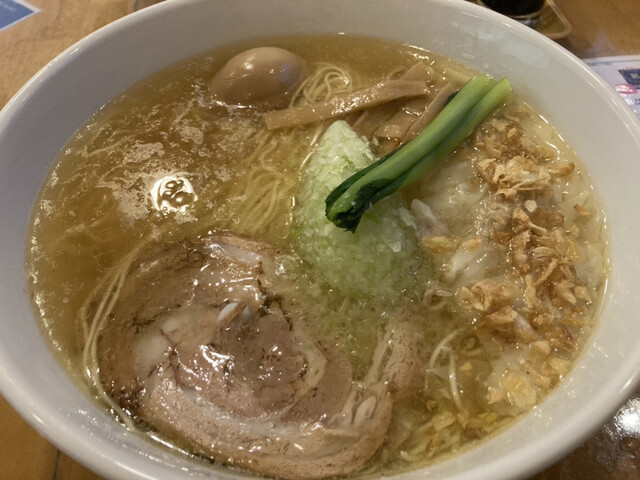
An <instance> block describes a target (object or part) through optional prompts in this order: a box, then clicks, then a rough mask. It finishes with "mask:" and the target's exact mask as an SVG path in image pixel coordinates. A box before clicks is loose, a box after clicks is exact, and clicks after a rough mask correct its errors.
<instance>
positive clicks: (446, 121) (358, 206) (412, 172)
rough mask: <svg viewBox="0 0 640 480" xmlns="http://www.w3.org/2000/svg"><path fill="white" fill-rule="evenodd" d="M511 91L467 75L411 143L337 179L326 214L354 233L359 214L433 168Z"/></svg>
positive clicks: (504, 83)
mask: <svg viewBox="0 0 640 480" xmlns="http://www.w3.org/2000/svg"><path fill="white" fill-rule="evenodd" d="M510 91H511V85H510V84H509V81H508V80H507V79H506V78H505V79H503V80H501V81H500V82H498V83H496V82H495V81H493V80H491V79H490V78H488V77H485V76H477V77H474V78H473V79H471V80H470V81H469V82H468V83H467V84H466V85H465V86H464V87H463V88H462V90H460V92H458V94H456V96H455V97H454V98H453V100H451V101H450V102H449V104H447V105H446V106H445V108H444V109H443V110H442V112H440V114H438V116H437V117H436V118H435V119H434V121H433V122H431V124H429V126H427V128H425V129H424V130H423V131H422V133H420V135H418V136H417V137H416V138H414V139H413V140H412V141H411V142H409V143H407V144H406V145H403V146H402V147H400V148H399V149H397V150H395V151H394V152H392V153H390V154H389V155H387V156H385V157H382V158H381V159H380V160H378V161H377V162H375V163H373V164H372V165H370V166H369V167H367V168H365V169H362V170H360V171H359V172H356V173H355V174H354V175H352V176H351V177H349V178H347V179H346V180H345V181H344V182H342V183H341V184H340V185H339V186H338V187H337V188H336V189H335V190H334V191H333V192H331V193H330V194H329V196H328V197H327V199H326V201H325V204H326V216H327V218H328V219H329V220H330V221H332V222H333V223H334V224H335V225H337V226H338V227H341V228H344V229H345V230H348V231H351V232H355V230H356V228H357V226H358V224H359V222H360V218H361V217H362V215H363V214H364V213H365V212H366V211H367V210H368V209H369V208H370V207H371V205H373V204H374V203H376V202H377V201H379V200H381V199H383V198H384V197H386V196H388V195H391V194H392V193H394V192H395V191H397V190H400V189H402V188H404V187H406V186H407V185H409V184H410V183H413V182H414V181H416V180H417V179H418V178H420V177H422V176H423V175H424V174H425V173H427V172H428V171H429V170H431V169H432V168H434V167H435V165H436V164H437V163H438V161H439V160H441V159H442V158H444V157H446V156H447V155H448V154H449V153H451V152H452V151H453V150H454V149H455V148H456V147H457V146H458V145H459V144H460V143H462V142H463V141H464V139H465V138H467V137H468V136H469V135H471V133H472V132H473V131H474V130H475V128H476V127H477V126H478V124H479V123H480V122H481V121H482V120H483V119H484V118H485V117H486V116H487V115H488V114H489V113H491V111H493V110H494V109H495V108H496V107H497V106H498V105H500V103H501V102H502V101H503V100H504V98H505V97H506V96H507V94H508V93H509V92H510Z"/></svg>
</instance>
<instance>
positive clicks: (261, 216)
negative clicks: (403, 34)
mask: <svg viewBox="0 0 640 480" xmlns="http://www.w3.org/2000/svg"><path fill="white" fill-rule="evenodd" d="M264 45H268V46H275V47H280V48H282V49H286V50H287V51H289V52H293V53H294V54H296V55H297V56H298V57H299V58H300V59H302V61H303V69H304V76H303V79H302V80H301V83H299V84H297V85H295V89H293V90H292V91H291V92H288V93H287V97H286V105H284V106H283V107H277V108H284V109H287V108H290V109H292V108H296V107H301V106H304V105H308V104H320V103H322V102H325V101H328V100H330V99H332V98H334V99H335V98H338V99H339V98H346V97H345V96H348V95H350V94H352V93H353V92H359V91H363V89H367V88H371V87H372V86H375V85H377V84H380V83H381V82H383V83H384V82H385V81H388V80H398V79H399V80H401V81H402V80H407V79H412V78H413V77H411V75H413V74H412V73H409V72H412V71H415V70H412V69H413V68H414V67H415V66H416V65H419V68H418V70H420V71H421V73H420V75H422V76H421V77H420V80H419V81H422V82H424V92H422V93H421V94H419V95H414V94H412V95H411V96H408V97H406V98H404V97H403V98H398V99H395V100H391V101H388V102H384V103H382V104H378V105H376V106H370V107H367V108H359V109H356V110H353V111H345V112H343V113H342V114H341V115H339V116H338V117H337V118H330V119H319V120H317V121H312V122H310V123H308V124H305V125H299V126H294V127H288V126H285V127H283V128H271V129H269V128H267V125H265V118H266V117H265V112H266V111H269V110H272V109H273V108H275V107H274V106H273V105H270V104H268V102H267V104H266V106H260V105H258V106H257V107H256V106H255V105H228V104H221V103H220V102H216V101H215V91H213V90H212V88H211V84H212V81H213V79H214V77H215V75H216V73H217V72H218V71H220V69H221V68H223V66H224V65H225V63H226V62H227V61H228V60H229V59H230V58H232V57H233V56H234V55H236V54H238V53H240V52H243V51H246V50H247V49H249V48H253V47H256V46H264ZM476 73H477V72H473V71H471V70H470V69H468V68H466V67H464V66H462V65H460V64H458V63H456V62H453V61H451V60H448V59H444V58H441V57H439V56H438V55H436V54H433V53H431V52H426V51H424V50H420V49H417V48H414V47H410V46H406V45H399V44H395V43H391V42H388V41H382V40H375V39H368V38H359V37H349V36H303V37H295V38H277V39H269V40H268V41H267V40H263V41H260V42H254V43H251V44H243V45H234V46H231V47H227V48H223V49H220V50H216V51H214V52H211V53H208V54H206V55H203V56H201V57H198V58H194V59H191V60H188V61H185V62H183V63H181V64H179V65H176V66H173V67H171V68H169V69H167V70H165V71H163V72H160V73H158V74H156V75H154V76H152V77H150V78H149V79H146V80H144V81H142V82H141V83H139V84H137V85H135V86H134V87H132V88H131V89H129V90H128V91H127V92H125V93H124V94H122V95H121V96H120V97H118V98H116V99H115V100H114V101H113V102H111V103H110V104H109V105H107V106H105V107H104V108H103V109H101V110H100V111H99V112H98V113H97V114H96V115H95V116H94V117H93V118H92V119H91V120H90V121H89V123H88V124H87V125H86V126H84V127H83V128H82V129H81V130H79V131H78V132H77V134H76V135H75V136H74V137H73V138H72V139H71V141H70V142H69V143H68V145H67V146H66V147H65V149H64V150H63V151H62V152H61V154H60V156H59V158H58V159H57V162H56V164H55V166H54V168H53V170H52V171H51V174H50V176H49V178H48V180H47V182H46V184H45V186H44V187H43V189H42V192H41V194H40V198H39V200H38V203H37V205H36V207H35V210H34V213H33V217H32V226H31V231H30V237H29V239H28V261H27V270H28V274H29V279H30V281H31V288H32V292H33V298H34V302H35V306H36V309H37V311H38V313H39V316H40V318H41V320H42V325H43V329H44V332H46V335H47V336H48V338H49V339H50V341H51V343H52V345H53V347H54V349H55V350H56V351H57V352H58V353H59V357H60V359H61V361H62V362H64V364H65V365H66V366H67V368H68V369H69V371H70V372H71V374H72V375H74V376H75V378H77V379H78V382H79V383H80V384H81V385H83V386H84V388H86V389H87V391H88V392H89V393H90V394H91V395H93V396H95V398H96V399H97V401H99V402H101V403H103V404H104V405H105V406H106V408H109V409H111V410H112V411H113V413H114V415H116V416H117V417H118V418H119V419H120V420H121V421H122V422H123V423H124V424H125V426H126V427H127V428H131V429H136V430H140V431H142V432H146V434H148V435H149V436H150V437H151V438H157V437H160V438H162V439H163V440H162V441H163V443H168V444H171V445H173V446H174V447H175V448H176V449H178V450H181V451H183V453H185V454H190V455H196V456H198V457H201V458H205V459H208V460H211V461H215V462H223V463H228V464H232V465H236V466H238V467H241V468H248V469H250V470H254V471H257V472H261V473H266V474H268V475H278V476H284V477H291V478H298V477H300V478H301V477H308V478H311V477H322V476H329V475H336V474H344V473H374V472H375V473H379V472H384V473H390V472H394V471H402V470H407V469H414V468H417V467H418V466H422V465H425V464H427V463H429V462H434V461H437V460H441V459H443V458H446V457H447V456H449V455H451V454H454V453H456V452H460V451H461V450H463V449H465V448H467V447H468V446H469V445H473V444H474V443H475V442H477V441H480V440H482V439H483V438H486V437H487V436H490V435H491V434H492V433H494V432H496V431H498V430H500V429H501V428H503V427H504V426H506V425H508V424H510V423H512V422H513V421H514V420H515V419H517V418H518V417H519V416H521V415H522V414H523V413H526V412H528V411H530V410H532V409H533V408H535V407H536V405H538V404H539V403H540V402H541V401H543V400H544V398H545V396H546V395H547V394H548V393H549V392H550V391H551V390H552V389H553V388H554V387H555V386H556V385H557V384H558V382H560V381H561V380H562V379H563V378H564V377H565V376H566V375H567V374H568V373H569V371H570V370H571V367H572V364H573V362H574V361H575V360H576V357H577V356H578V355H579V354H580V351H581V349H582V347H583V345H584V343H585V341H586V340H587V339H588V337H589V333H590V332H591V330H592V328H593V326H594V323H595V321H596V317H597V311H598V308H599V304H600V301H601V298H602V294H603V289H604V286H605V282H606V273H607V251H606V238H605V231H604V228H605V227H604V215H603V213H602V211H601V209H600V207H599V204H598V200H597V197H596V195H595V194H594V192H593V190H592V188H591V185H590V183H589V178H588V175H587V173H586V172H585V171H584V168H583V166H582V165H581V163H580V161H579V160H578V159H577V158H576V156H575V154H574V153H573V152H572V151H571V149H570V148H569V147H568V146H567V145H566V144H565V143H564V141H563V139H562V138H561V137H560V136H559V135H558V133H557V132H556V131H555V130H554V129H553V127H552V126H551V125H549V124H548V122H547V121H546V120H545V119H544V118H542V117H540V116H539V115H538V114H537V113H536V112H535V111H534V110H533V109H532V108H531V107H530V106H528V105H527V104H526V103H525V102H523V101H522V100H521V99H520V98H519V97H518V96H517V94H512V95H510V96H509V98H508V99H507V101H506V103H505V104H504V105H502V106H500V107H499V108H498V109H497V110H496V111H494V112H493V113H492V114H491V115H490V116H489V117H487V118H486V119H485V120H484V121H483V122H482V123H481V124H480V126H479V127H478V128H477V129H476V130H475V131H474V133H473V134H472V135H471V136H470V137H469V138H468V139H467V140H465V142H464V143H463V144H462V145H460V146H459V147H458V148H457V149H456V150H455V151H454V152H453V153H452V154H450V155H449V156H448V157H447V158H446V159H445V160H443V161H442V162H441V163H440V165H439V166H438V169H437V170H436V171H435V172H433V173H432V174H430V175H427V176H425V177H424V178H423V179H422V180H420V181H419V182H417V183H414V184H413V185H411V186H410V187H408V188H406V189H404V190H402V191H400V192H398V193H395V194H393V195H391V196H390V197H388V198H386V199H384V200H382V201H380V202H379V203H377V204H376V205H375V206H373V208H371V210H370V211H369V212H367V213H366V214H365V216H364V217H363V220H362V222H361V224H360V225H359V226H358V229H357V230H356V232H355V233H351V232H346V231H343V230H341V229H339V228H337V227H335V226H334V225H333V224H331V223H330V222H329V221H328V220H327V219H326V218H325V212H324V208H325V205H324V199H325V198H326V196H327V195H328V194H329V193H330V192H331V190H333V188H335V187H336V186H337V185H338V184H339V183H340V182H341V181H342V180H344V179H345V178H346V177H347V176H349V175H350V174H352V173H354V172H355V171H357V170H358V169H360V168H363V167H365V166H366V165H368V164H369V163H371V162H373V161H374V160H375V157H379V156H382V155H384V154H385V153H388V152H389V151H392V150H393V149H395V148H396V147H397V146H398V145H400V144H401V143H402V142H403V141H404V140H403V138H404V137H405V135H406V134H407V132H408V131H409V130H410V129H411V125H413V123H415V122H416V121H417V119H418V118H419V117H420V116H421V114H422V113H423V112H425V111H429V108H430V106H431V107H432V108H436V107H435V106H433V105H434V103H433V102H435V103H437V101H436V99H437V97H438V94H440V97H442V98H444V99H446V97H448V93H449V92H454V91H456V90H457V89H459V88H461V86H462V85H463V84H464V83H466V82H467V81H468V80H469V79H470V78H471V77H473V76H474V75H475V74H476ZM448 89H450V90H448ZM516 93H517V92H516ZM243 101H244V100H243ZM251 101H253V100H251ZM222 103H224V102H222ZM249 103H250V102H249ZM258 103H259V102H258ZM442 103H444V102H442ZM440 108H441V107H440ZM195 425H198V428H195V427H194V426H195ZM274 432H275V433H274ZM345 452H346V453H345ZM305 465H306V466H305Z"/></svg>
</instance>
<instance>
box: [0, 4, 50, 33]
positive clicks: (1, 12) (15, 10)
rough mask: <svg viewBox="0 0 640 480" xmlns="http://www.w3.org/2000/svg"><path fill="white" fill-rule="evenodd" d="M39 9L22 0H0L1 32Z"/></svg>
mask: <svg viewBox="0 0 640 480" xmlns="http://www.w3.org/2000/svg"><path fill="white" fill-rule="evenodd" d="M39 11H40V9H39V8H37V7H34V6H33V5H29V4H28V3H27V2H23V1H22V0H0V32H1V31H2V30H4V29H5V28H7V27H10V26H11V25H14V24H16V23H18V22H19V21H20V20H24V19H25V18H27V17H30V16H31V15H33V14H34V13H37V12H39Z"/></svg>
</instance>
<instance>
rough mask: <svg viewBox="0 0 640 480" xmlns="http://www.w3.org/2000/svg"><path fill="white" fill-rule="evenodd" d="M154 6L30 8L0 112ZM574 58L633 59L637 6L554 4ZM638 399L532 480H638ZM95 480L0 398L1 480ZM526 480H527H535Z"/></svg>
mask: <svg viewBox="0 0 640 480" xmlns="http://www.w3.org/2000/svg"><path fill="white" fill-rule="evenodd" d="M156 1H157V0H29V3H30V4H31V5H34V6H36V7H39V8H40V9H41V10H40V12H39V13H38V14H36V15H33V16H31V17H29V18H28V19H26V20H23V21H21V22H19V23H17V24H15V25H13V26H11V27H9V28H7V29H5V30H3V31H1V32H0V72H1V73H0V107H1V106H3V105H4V104H5V103H6V102H7V101H8V100H9V98H11V96H12V95H13V94H14V93H15V92H16V91H17V90H18V89H19V88H20V86H21V85H22V84H24V83H25V82H26V81H27V80H28V79H29V78H30V77H31V76H32V75H33V74H35V73H36V72H37V71H38V70H39V69H40V68H41V67H43V66H44V65H45V64H46V63H47V62H48V61H49V60H51V59H52V58H53V57H55V56H56V55H57V54H58V53H60V52H62V51H63V50H64V49H65V48H67V47H68V46H70V45H71V44H73V43H74V42H76V41H77V40H79V39H80V38H82V37H84V36H85V35H87V34H89V33H91V32H92V31H94V30H96V29H97V28H99V27H101V26H103V25H105V24H107V23H109V22H111V21H113V20H116V19H117V18H120V17H122V16H124V15H127V14H128V13H131V12H133V11H134V10H136V9H139V8H144V7H145V6H147V5H148V4H151V3H155V2H156ZM555 1H556V5H557V6H558V7H559V9H560V11H561V12H562V13H563V14H564V15H565V17H566V18H567V20H568V21H569V23H570V24H571V27H572V30H571V32H570V33H569V35H568V36H567V37H566V38H563V39H560V40H558V43H560V44H561V45H562V46H564V47H565V48H567V49H569V50H570V51H572V52H573V53H575V54H576V55H578V56H579V57H581V58H590V57H599V56H613V55H629V54H640V0H615V1H610V0H580V1H577V0H555ZM639 425H640V391H639V392H636V394H635V395H634V396H633V397H632V398H630V399H629V400H628V402H627V403H626V404H625V405H624V406H622V407H621V409H620V410H619V411H618V413H617V414H616V415H615V416H614V418H612V419H611V420H610V421H609V423H607V425H605V426H604V427H603V428H601V429H600V430H599V431H598V432H597V434H596V435H595V436H594V437H593V438H591V439H590V440H588V441H587V442H586V443H585V444H583V445H582V446H580V447H579V448H578V449H577V450H576V451H574V452H573V453H572V454H570V455H569V456H567V457H566V458H564V459H563V460H561V461H560V462H558V463H557V464H555V465H553V466H552V467H550V468H549V469H547V470H545V471H544V472H542V473H540V474H539V475H537V476H536V477H534V479H535V480H561V479H562V480H574V479H575V480H578V479H579V480H626V479H640V427H639ZM22 479H29V480H31V479H33V480H43V479H44V480H50V479H54V480H95V479H100V477H98V476H97V475H95V474H93V473H92V472H90V471H89V470H87V469H86V468H84V467H83V466H81V465H79V464H78V463H76V462H75V461H74V460H72V459H71V458H70V457H68V456H67V455H65V454H64V453H61V452H60V451H59V450H58V449H57V448H56V447H55V446H53V445H51V444H50V443H49V442H47V441H46V440H45V439H43V438H42V437H40V436H39V435H38V433H36V432H35V431H34V430H33V429H32V428H31V427H29V426H28V425H27V424H26V423H25V422H24V421H23V420H22V419H21V418H20V417H19V416H18V415H17V414H16V413H15V412H14V410H13V409H12V408H11V406H9V405H8V404H7V402H6V401H5V400H4V399H3V398H2V397H0V480H22ZM534 479H531V480H534Z"/></svg>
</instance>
